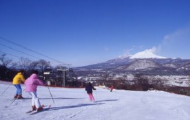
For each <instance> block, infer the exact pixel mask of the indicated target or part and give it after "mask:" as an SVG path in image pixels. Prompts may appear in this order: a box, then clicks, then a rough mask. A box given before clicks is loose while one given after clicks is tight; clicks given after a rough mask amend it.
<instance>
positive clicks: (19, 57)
mask: <svg viewBox="0 0 190 120" xmlns="http://www.w3.org/2000/svg"><path fill="white" fill-rule="evenodd" d="M0 52H2V53H5V54H8V55H12V56H14V57H17V58H20V57H19V56H16V55H13V54H10V53H7V52H4V51H2V50H0Z"/></svg>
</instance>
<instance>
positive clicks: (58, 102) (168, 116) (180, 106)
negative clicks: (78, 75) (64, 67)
mask: <svg viewBox="0 0 190 120" xmlns="http://www.w3.org/2000/svg"><path fill="white" fill-rule="evenodd" d="M7 87H9V84H4V83H2V82H0V88H1V89H0V94H1V97H0V119H1V120H190V97H187V96H182V95H176V94H170V93H166V92H162V91H149V92H137V91H125V90H113V92H109V91H108V90H106V89H103V88H98V87H96V88H97V90H96V91H94V97H95V99H96V103H93V102H90V101H89V100H88V96H87V94H86V92H85V90H84V89H82V88H81V89H66V88H50V90H51V93H52V95H53V98H54V101H55V103H53V101H52V99H51V96H50V94H49V91H48V88H47V87H39V88H38V96H39V97H40V101H41V103H42V104H45V105H50V104H51V105H52V107H51V109H49V110H48V111H43V112H40V113H37V114H34V115H29V114H26V113H25V112H26V111H28V110H29V109H31V99H30V96H29V95H28V94H27V93H25V92H23V96H24V97H25V98H27V99H22V100H16V101H15V102H14V103H13V104H12V105H11V106H9V107H6V106H7V105H9V104H10V103H11V101H12V100H13V99H12V98H13V95H14V93H15V88H14V86H12V85H11V86H10V87H9V88H8V90H7V91H6V92H5V93H4V94H2V92H3V91H4V90H5V89H6V88H7ZM22 88H23V89H24V86H22Z"/></svg>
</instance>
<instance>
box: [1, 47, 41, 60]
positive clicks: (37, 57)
mask: <svg viewBox="0 0 190 120" xmlns="http://www.w3.org/2000/svg"><path fill="white" fill-rule="evenodd" d="M0 45H2V46H5V47H7V48H9V49H12V50H15V51H17V52H20V53H24V54H26V55H29V56H32V57H35V56H33V55H30V54H27V53H25V52H22V51H19V50H17V49H14V48H11V47H9V46H6V45H4V44H1V43H0ZM35 58H38V57H35ZM38 59H40V58H38Z"/></svg>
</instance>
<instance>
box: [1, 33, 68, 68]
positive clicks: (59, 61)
mask: <svg viewBox="0 0 190 120" xmlns="http://www.w3.org/2000/svg"><path fill="white" fill-rule="evenodd" d="M0 39H1V40H4V41H6V42H9V43H12V44H14V45H17V46H19V47H22V48H24V49H26V50H28V51H30V52H33V53H36V54H38V55H41V56H43V57H46V58H49V59H51V60H54V61H56V62H58V63H61V64H65V63H63V62H61V61H59V60H56V59H54V58H51V57H49V56H47V55H43V54H41V53H39V52H36V51H34V50H31V49H29V48H27V47H24V46H22V45H20V44H17V43H15V42H12V41H10V40H8V39H6V38H3V37H1V36H0ZM25 54H26V53H25ZM65 65H71V64H65Z"/></svg>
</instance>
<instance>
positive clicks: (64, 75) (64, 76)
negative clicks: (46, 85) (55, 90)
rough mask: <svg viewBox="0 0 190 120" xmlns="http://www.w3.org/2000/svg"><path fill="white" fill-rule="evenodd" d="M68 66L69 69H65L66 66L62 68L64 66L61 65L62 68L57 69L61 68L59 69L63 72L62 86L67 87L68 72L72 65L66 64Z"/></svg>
mask: <svg viewBox="0 0 190 120" xmlns="http://www.w3.org/2000/svg"><path fill="white" fill-rule="evenodd" d="M66 65H67V66H68V68H67V69H65V68H62V67H60V69H57V70H59V71H62V74H63V76H62V77H63V79H62V80H63V81H62V86H63V87H65V86H66V72H67V71H68V70H69V68H70V65H71V64H66Z"/></svg>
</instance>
